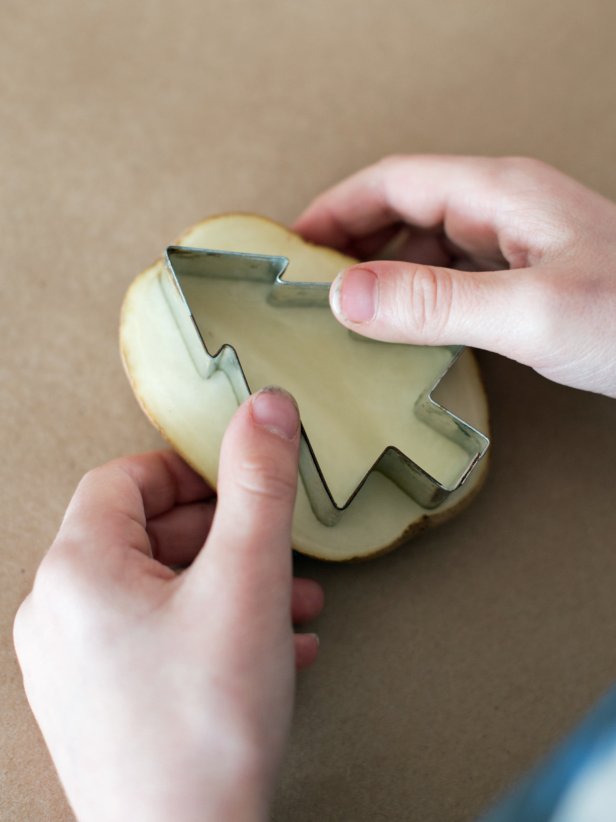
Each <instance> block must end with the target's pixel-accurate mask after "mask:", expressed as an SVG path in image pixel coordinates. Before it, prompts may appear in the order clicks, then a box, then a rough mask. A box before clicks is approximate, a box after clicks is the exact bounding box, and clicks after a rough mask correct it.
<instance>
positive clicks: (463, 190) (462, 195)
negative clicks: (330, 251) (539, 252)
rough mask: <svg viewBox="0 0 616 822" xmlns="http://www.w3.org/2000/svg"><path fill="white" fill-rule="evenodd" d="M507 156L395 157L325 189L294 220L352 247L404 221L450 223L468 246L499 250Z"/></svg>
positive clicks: (312, 233) (319, 239) (318, 238)
mask: <svg viewBox="0 0 616 822" xmlns="http://www.w3.org/2000/svg"><path fill="white" fill-rule="evenodd" d="M499 162H501V161H499V160H495V159H490V158H478V157H453V156H430V155H426V156H424V155H414V156H408V157H388V158H386V159H385V160H381V161H380V162H378V163H376V164H375V165H372V166H369V167H368V168H365V169H363V170H362V171H359V172H357V173H356V174H353V175H352V176H351V177H348V178H347V179H346V180H343V181H342V182H341V183H339V184H338V185H336V186H334V187H333V188H330V189H329V190H328V191H325V192H324V193H323V194H321V195H319V196H318V197H317V198H316V199H315V200H314V201H313V202H312V203H311V204H310V205H309V206H308V208H307V209H306V211H304V213H303V214H302V215H301V216H300V217H299V219H298V220H297V222H296V223H295V226H294V228H295V230H296V231H297V232H298V233H300V234H301V235H302V236H303V237H305V238H306V239H307V240H310V241H311V242H315V243H321V244H323V245H328V246H333V247H334V248H338V249H345V248H348V247H349V246H353V245H354V244H356V243H357V241H358V240H360V239H362V238H364V237H367V236H370V235H373V234H375V233H376V232H383V231H384V230H385V229H386V228H387V227H388V226H391V225H395V224H398V223H400V221H404V222H406V223H408V224H409V225H413V226H417V227H420V228H426V229H430V228H437V227H440V226H444V228H445V230H446V232H447V234H448V236H449V237H450V239H452V240H453V241H454V242H456V243H458V244H459V245H460V246H461V247H462V248H464V249H465V250H467V251H474V252H477V251H487V250H490V251H491V250H493V249H494V247H495V246H496V245H497V242H498V241H497V228H498V227H497V225H496V217H497V213H496V200H497V197H496V196H495V194H496V191H497V189H496V186H495V185H494V176H495V168H496V166H497V164H498V163H499ZM478 229H479V234H480V236H478ZM471 235H472V236H471Z"/></svg>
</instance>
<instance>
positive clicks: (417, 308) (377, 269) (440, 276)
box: [330, 260, 537, 359]
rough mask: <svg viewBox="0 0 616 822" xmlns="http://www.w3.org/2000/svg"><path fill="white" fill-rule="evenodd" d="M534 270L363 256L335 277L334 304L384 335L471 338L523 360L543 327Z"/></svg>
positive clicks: (426, 340)
mask: <svg viewBox="0 0 616 822" xmlns="http://www.w3.org/2000/svg"><path fill="white" fill-rule="evenodd" d="M529 272H530V269H517V270H512V271H509V270H507V271H490V272H468V271H457V270H454V269H449V268H439V267H436V266H427V265H418V264H414V263H407V262H395V261H390V260H384V261H377V262H369V263H361V264H359V265H356V266H352V267H351V268H348V269H346V270H345V271H342V272H341V273H340V274H339V275H338V277H337V278H336V279H335V280H334V282H333V284H332V289H331V292H330V303H331V307H332V310H333V312H334V314H335V315H336V317H337V319H338V320H339V321H340V322H341V323H342V324H343V325H345V326H347V328H349V329H351V330H352V331H355V332H357V333H358V334H362V335H364V336H367V337H372V338H374V339H377V340H385V341H387V342H399V343H413V344H416V345H471V346H476V347H478V348H485V349H488V350H490V351H497V352H498V353H501V354H505V355H506V356H509V357H514V358H516V359H524V357H525V356H526V357H528V356H529V354H528V353H526V354H525V353H524V352H527V349H528V345H529V342H530V341H531V340H532V338H533V336H534V335H535V333H536V328H537V326H536V323H535V322H534V320H533V317H532V316H531V311H529V307H531V308H532V305H533V299H532V294H531V292H532V291H533V278H532V276H529ZM535 276H536V275H535Z"/></svg>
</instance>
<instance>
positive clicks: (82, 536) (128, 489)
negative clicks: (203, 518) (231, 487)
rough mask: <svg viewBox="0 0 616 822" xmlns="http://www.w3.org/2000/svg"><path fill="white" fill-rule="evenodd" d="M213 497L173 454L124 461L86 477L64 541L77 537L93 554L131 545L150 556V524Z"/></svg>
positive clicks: (64, 530) (73, 504)
mask: <svg viewBox="0 0 616 822" xmlns="http://www.w3.org/2000/svg"><path fill="white" fill-rule="evenodd" d="M213 494H214V491H213V490H212V489H211V488H210V486H209V485H207V483H206V482H205V481H204V480H203V479H202V478H201V477H200V476H199V475H198V474H196V473H195V472H194V471H193V470H192V468H190V467H189V466H188V465H187V464H186V463H185V462H184V461H183V460H182V459H181V457H179V456H178V455H177V454H174V453H173V452H171V451H153V452H150V453H148V454H138V455H134V456H129V457H121V458H119V459H116V460H113V461H112V462H109V463H107V464H105V465H102V466H100V467H99V468H95V469H93V470H92V471H89V472H88V473H87V474H86V475H85V476H84V478H83V479H82V480H81V482H80V483H79V485H78V486H77V490H76V491H75V493H74V495H73V498H72V499H71V502H70V503H69V506H68V508H67V510H66V514H65V515H64V519H63V521H62V525H61V527H60V533H59V536H61V537H74V538H76V539H78V540H80V541H83V542H84V544H87V545H89V546H93V547H94V548H101V547H103V548H109V547H111V546H112V545H116V546H117V545H122V546H126V545H129V547H135V548H138V549H139V550H141V551H142V552H144V553H149V547H148V544H149V543H148V539H147V535H146V531H145V528H146V524H147V521H148V519H150V518H152V517H157V516H160V515H161V514H163V513H165V512H166V511H169V510H171V509H173V508H174V507H175V506H177V505H184V504H187V503H191V502H196V501H198V500H203V499H208V498H209V497H211V496H213Z"/></svg>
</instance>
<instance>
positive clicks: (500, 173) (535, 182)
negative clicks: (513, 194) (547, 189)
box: [496, 156, 555, 191]
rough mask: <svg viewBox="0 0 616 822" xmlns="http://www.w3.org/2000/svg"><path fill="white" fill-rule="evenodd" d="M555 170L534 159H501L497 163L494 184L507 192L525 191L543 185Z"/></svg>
mask: <svg viewBox="0 0 616 822" xmlns="http://www.w3.org/2000/svg"><path fill="white" fill-rule="evenodd" d="M554 171H555V169H553V168H552V166H550V165H548V164H547V163H545V162H543V160H537V159H536V158H535V157H515V156H512V157H502V158H501V159H500V160H498V161H497V168H496V183H497V184H498V185H499V186H501V187H503V186H505V187H506V189H508V190H513V191H526V190H528V189H531V190H533V189H536V188H537V187H539V186H541V185H545V184H546V182H547V181H548V180H550V179H551V177H552V175H553V173H554Z"/></svg>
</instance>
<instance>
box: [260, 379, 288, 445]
mask: <svg viewBox="0 0 616 822" xmlns="http://www.w3.org/2000/svg"><path fill="white" fill-rule="evenodd" d="M250 410H251V412H252V419H253V421H254V422H255V423H256V424H257V425H258V426H260V427H261V428H265V429H267V430H268V431H270V432H271V433H272V434H276V435H277V436H279V437H283V438H284V439H286V440H292V439H293V438H294V437H295V435H296V434H297V431H298V429H299V412H298V410H297V404H296V402H295V400H294V399H293V397H292V396H291V395H290V394H289V393H287V392H286V391H284V390H283V389H282V388H276V387H275V386H268V387H267V388H262V389H261V390H260V391H259V392H258V393H257V394H254V395H253V396H252V398H251V403H250Z"/></svg>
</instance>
